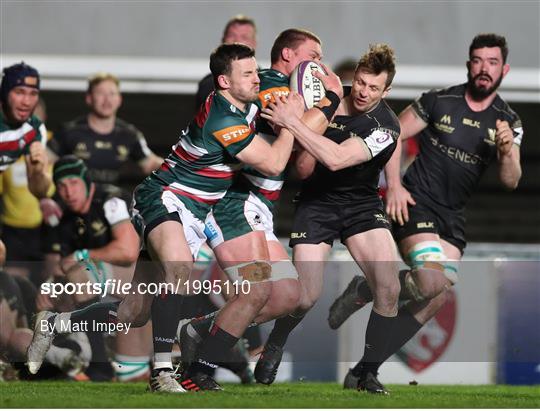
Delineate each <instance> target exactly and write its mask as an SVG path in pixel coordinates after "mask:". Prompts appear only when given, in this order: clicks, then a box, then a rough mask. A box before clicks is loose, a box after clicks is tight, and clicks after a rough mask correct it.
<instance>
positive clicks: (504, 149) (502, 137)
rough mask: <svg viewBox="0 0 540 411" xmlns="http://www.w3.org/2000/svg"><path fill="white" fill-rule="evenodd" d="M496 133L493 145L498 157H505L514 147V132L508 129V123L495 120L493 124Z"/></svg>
mask: <svg viewBox="0 0 540 411" xmlns="http://www.w3.org/2000/svg"><path fill="white" fill-rule="evenodd" d="M495 127H496V128H497V131H496V133H495V144H496V145H497V150H498V152H499V155H500V156H507V155H509V154H510V153H511V151H512V146H513V145H514V132H513V131H512V129H511V128H510V124H508V121H503V120H497V121H496V122H495Z"/></svg>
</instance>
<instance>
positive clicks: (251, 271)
mask: <svg viewBox="0 0 540 411" xmlns="http://www.w3.org/2000/svg"><path fill="white" fill-rule="evenodd" d="M210 70H211V72H212V74H213V76H214V82H215V86H216V90H217V91H216V92H214V93H213V94H211V95H210V96H209V97H208V99H207V100H206V103H205V104H204V105H203V106H201V108H200V110H199V112H198V113H197V114H196V116H195V117H194V119H193V120H192V121H191V122H190V124H189V125H188V127H187V129H186V130H185V131H184V132H183V133H182V136H181V138H180V139H179V141H178V143H177V144H175V145H174V146H173V151H172V152H171V153H170V155H169V156H168V157H167V158H166V159H165V161H164V162H163V164H162V166H161V167H160V168H159V169H158V170H156V171H154V172H153V173H152V174H151V175H150V176H148V177H147V178H146V179H145V180H144V181H143V182H142V183H141V184H140V185H139V186H138V187H137V188H136V189H135V192H134V198H133V213H134V217H133V218H134V220H135V222H136V224H137V225H139V227H140V228H141V229H142V231H143V237H144V243H145V246H146V249H147V251H148V253H149V255H150V257H151V258H152V260H153V262H154V268H153V269H152V270H139V269H136V272H135V275H134V278H133V280H132V283H141V282H146V283H147V282H148V281H153V282H156V283H160V284H159V285H160V286H161V288H160V289H159V290H158V293H159V294H160V295H159V298H154V295H151V294H149V293H142V292H133V293H131V294H128V296H127V297H126V298H125V299H124V300H123V301H122V302H121V303H120V305H119V306H118V304H111V303H96V304H93V305H91V306H89V307H87V308H86V309H84V310H78V311H74V312H71V313H60V314H54V313H49V312H42V313H40V314H39V315H40V317H38V318H39V320H40V321H39V322H47V323H49V325H50V327H42V326H41V327H40V326H39V324H38V326H37V327H36V335H35V336H34V339H33V341H32V344H31V346H30V348H29V351H28V353H29V355H28V365H29V369H30V371H31V372H32V373H35V372H37V370H38V369H39V367H40V366H41V362H42V360H43V357H44V355H45V353H46V352H47V350H48V348H49V346H50V343H51V341H52V339H53V338H54V335H55V334H56V333H58V332H59V330H60V329H61V328H62V327H61V324H63V322H65V321H71V323H74V322H77V321H89V322H92V321H93V322H98V323H100V322H101V323H107V322H111V321H119V322H125V323H128V322H130V323H132V325H133V326H134V327H135V326H141V325H143V324H144V323H145V322H146V321H147V320H148V318H149V317H150V315H151V316H152V320H153V321H152V325H153V343H154V361H153V363H154V370H153V371H152V375H151V379H150V388H151V389H152V390H153V391H160V392H176V393H179V392H184V391H185V390H184V388H182V386H181V385H180V384H179V383H178V382H177V381H176V379H175V373H174V372H173V369H172V363H171V351H172V344H173V342H174V337H175V334H176V329H177V327H178V320H179V317H180V315H181V313H180V311H181V308H182V306H181V305H182V297H183V294H185V292H186V287H187V284H188V280H189V276H190V273H191V269H192V266H193V259H194V257H195V256H196V255H197V252H198V250H199V247H200V245H201V244H202V243H203V242H204V241H205V240H206V236H205V234H204V220H205V218H206V217H207V215H208V213H209V212H210V209H211V207H212V206H213V205H214V204H215V203H216V202H217V201H218V200H219V199H220V198H221V197H223V196H224V195H225V193H226V191H227V189H228V188H229V187H230V186H231V184H232V181H233V177H234V176H235V174H236V171H237V170H239V169H240V168H241V166H242V163H244V164H248V165H250V166H252V167H254V168H255V169H257V170H258V171H260V172H262V173H264V174H266V175H277V174H279V173H281V171H282V170H283V169H284V168H285V165H286V164H287V161H288V158H289V156H290V153H291V150H292V146H293V137H292V135H290V134H289V133H288V132H286V131H282V132H280V134H279V136H278V137H277V138H276V139H275V141H274V142H273V144H269V143H268V142H266V141H265V140H264V139H263V138H262V137H260V136H258V135H257V134H256V132H255V124H254V122H255V118H256V114H257V111H258V108H257V106H256V105H255V104H253V102H254V101H255V100H256V99H257V96H258V93H259V83H260V81H259V76H258V74H257V62H256V60H255V57H254V51H253V49H251V48H250V47H248V46H245V45H241V44H228V45H221V46H220V47H218V48H217V49H216V50H215V51H214V52H213V53H212V55H211V56H210ZM288 102H289V104H293V105H295V106H296V108H297V111H298V114H301V113H303V107H304V102H303V100H302V98H301V97H300V96H299V95H297V94H295V95H291V96H289V98H288ZM277 103H278V104H280V103H281V102H280V100H278V101H277ZM259 254H263V253H259ZM267 254H268V253H267V252H266V254H264V255H262V256H261V258H257V259H256V260H253V261H251V260H249V263H250V264H248V265H247V267H246V268H244V270H243V272H244V276H245V278H247V279H250V278H253V279H257V278H261V279H265V278H267V277H269V275H270V272H271V266H270V263H269V261H268V260H269V259H268V256H267ZM149 271H151V272H149ZM253 288H254V289H255V293H256V288H255V287H253ZM134 291H135V290H134ZM47 328H48V329H50V330H51V331H50V332H49V331H42V330H44V329H47ZM64 328H65V327H64Z"/></svg>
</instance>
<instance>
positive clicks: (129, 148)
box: [49, 116, 151, 184]
mask: <svg viewBox="0 0 540 411" xmlns="http://www.w3.org/2000/svg"><path fill="white" fill-rule="evenodd" d="M49 147H50V148H51V150H52V151H53V152H54V153H55V154H56V155H57V156H59V157H61V156H63V155H66V154H75V155H76V156H77V157H79V158H82V159H83V160H84V161H85V163H86V166H87V167H88V171H89V174H90V177H91V178H92V181H94V182H96V183H103V184H118V179H119V176H120V168H121V166H122V165H123V164H124V163H126V162H127V161H134V162H138V161H140V160H142V159H144V158H146V157H147V156H149V155H150V154H151V151H150V149H149V148H148V145H147V143H146V140H145V138H144V135H143V134H142V133H141V132H140V131H139V130H137V129H136V128H135V127H134V126H132V125H131V124H129V123H126V122H125V121H123V120H121V119H116V122H115V125H114V129H113V131H112V132H111V133H109V134H99V133H96V132H95V131H94V130H92V129H91V128H90V126H89V125H88V120H87V118H86V116H85V117H80V118H77V119H75V120H73V121H71V122H69V123H66V124H65V125H64V126H63V127H62V128H61V129H60V130H59V131H58V133H56V134H55V135H54V137H53V139H52V140H51V141H50V143H49Z"/></svg>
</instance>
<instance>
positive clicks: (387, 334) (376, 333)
mask: <svg viewBox="0 0 540 411" xmlns="http://www.w3.org/2000/svg"><path fill="white" fill-rule="evenodd" d="M395 321H396V317H384V316H382V315H380V314H377V313H376V312H375V311H373V310H372V311H371V315H370V317H369V321H368V325H367V329H366V345H365V347H364V356H363V357H362V359H361V360H360V362H359V363H358V364H356V366H355V367H354V368H353V369H352V374H353V375H354V376H355V377H363V376H365V375H366V374H367V373H368V372H371V373H373V374H376V373H377V371H378V370H379V367H380V366H381V364H382V363H383V361H384V359H385V355H386V353H387V351H388V345H389V342H390V338H391V337H392V336H393V334H394V325H395Z"/></svg>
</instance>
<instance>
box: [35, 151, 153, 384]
mask: <svg viewBox="0 0 540 411" xmlns="http://www.w3.org/2000/svg"><path fill="white" fill-rule="evenodd" d="M53 177H54V182H55V184H56V186H57V191H58V196H59V197H60V199H61V200H62V202H63V204H64V208H65V212H64V213H63V216H62V218H61V219H60V222H59V224H58V225H56V226H55V227H46V230H45V236H44V238H45V241H44V244H45V246H46V248H45V252H46V258H47V263H48V266H49V267H50V269H49V273H56V274H57V276H56V277H57V278H56V279H57V280H59V281H62V280H65V281H67V282H70V283H86V282H88V281H90V282H93V283H96V282H97V283H101V284H105V282H106V280H107V279H113V278H114V279H118V280H121V281H122V282H123V283H129V282H130V281H131V278H132V277H133V270H134V263H135V261H136V260H137V256H138V254H139V238H138V236H137V233H136V231H135V228H134V227H133V225H132V224H131V221H130V216H129V213H128V207H127V204H126V203H125V202H124V201H123V200H122V199H120V198H118V197H114V196H112V195H111V194H110V193H107V192H106V191H105V190H103V189H102V187H101V185H99V184H95V183H94V182H93V181H92V179H91V178H90V176H89V173H88V170H87V168H86V166H85V164H84V162H83V161H82V160H81V159H79V158H77V157H76V156H74V155H67V156H64V157H62V158H60V159H59V160H58V161H57V162H56V164H55V166H54V174H53ZM110 293H111V291H110V290H109V294H110ZM115 296H116V295H115ZM117 297H120V298H121V297H123V295H119V296H117ZM73 299H74V302H75V304H76V306H77V307H78V308H85V307H88V306H89V305H91V304H93V303H95V302H97V301H99V297H96V295H94V294H88V293H77V294H75V295H74V296H73ZM47 308H49V307H47ZM38 318H39V317H38ZM36 324H38V321H37V320H36ZM36 329H39V324H38V325H37V326H36ZM149 330H150V328H149V325H148V326H147V327H146V332H148V331H149ZM144 333H145V331H144V330H143V329H142V328H140V329H138V330H131V332H130V335H129V337H131V340H130V339H127V340H126V338H123V337H126V336H125V335H123V336H122V337H120V338H123V340H124V343H123V344H120V347H119V348H120V349H121V350H122V349H124V351H127V350H126V348H141V350H138V351H137V350H129V351H127V355H126V354H124V355H123V356H121V358H122V361H123V362H125V364H124V367H125V368H129V367H130V364H131V363H133V362H134V361H133V358H132V357H134V356H135V357H137V358H138V361H137V362H139V364H137V366H136V367H133V369H134V370H136V371H137V372H139V371H141V372H142V373H143V374H144V373H145V372H148V370H149V367H148V364H147V363H148V360H149V353H148V351H149V347H144V346H143V347H139V346H140V342H141V341H144V338H142V337H146V340H147V341H148V343H150V335H149V334H144ZM141 334H142V335H141ZM87 335H88V339H89V340H90V345H91V347H92V362H91V364H90V367H89V368H88V370H87V375H88V377H90V379H92V380H97V381H103V380H108V379H111V378H112V377H113V370H112V367H111V366H110V364H109V363H108V361H107V355H106V350H105V346H104V343H103V337H102V335H101V333H96V332H91V331H89V332H88V333H87ZM119 335H120V334H119ZM139 337H141V338H139ZM130 341H131V346H132V347H129V345H130ZM130 354H131V355H130ZM141 357H145V358H146V364H145V365H144V364H142V363H143V362H144V360H142V359H141ZM32 358H33V357H32V352H31V351H29V361H30V362H32ZM143 365H144V366H143ZM38 368H39V366H38ZM32 371H33V368H31V372H32Z"/></svg>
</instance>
